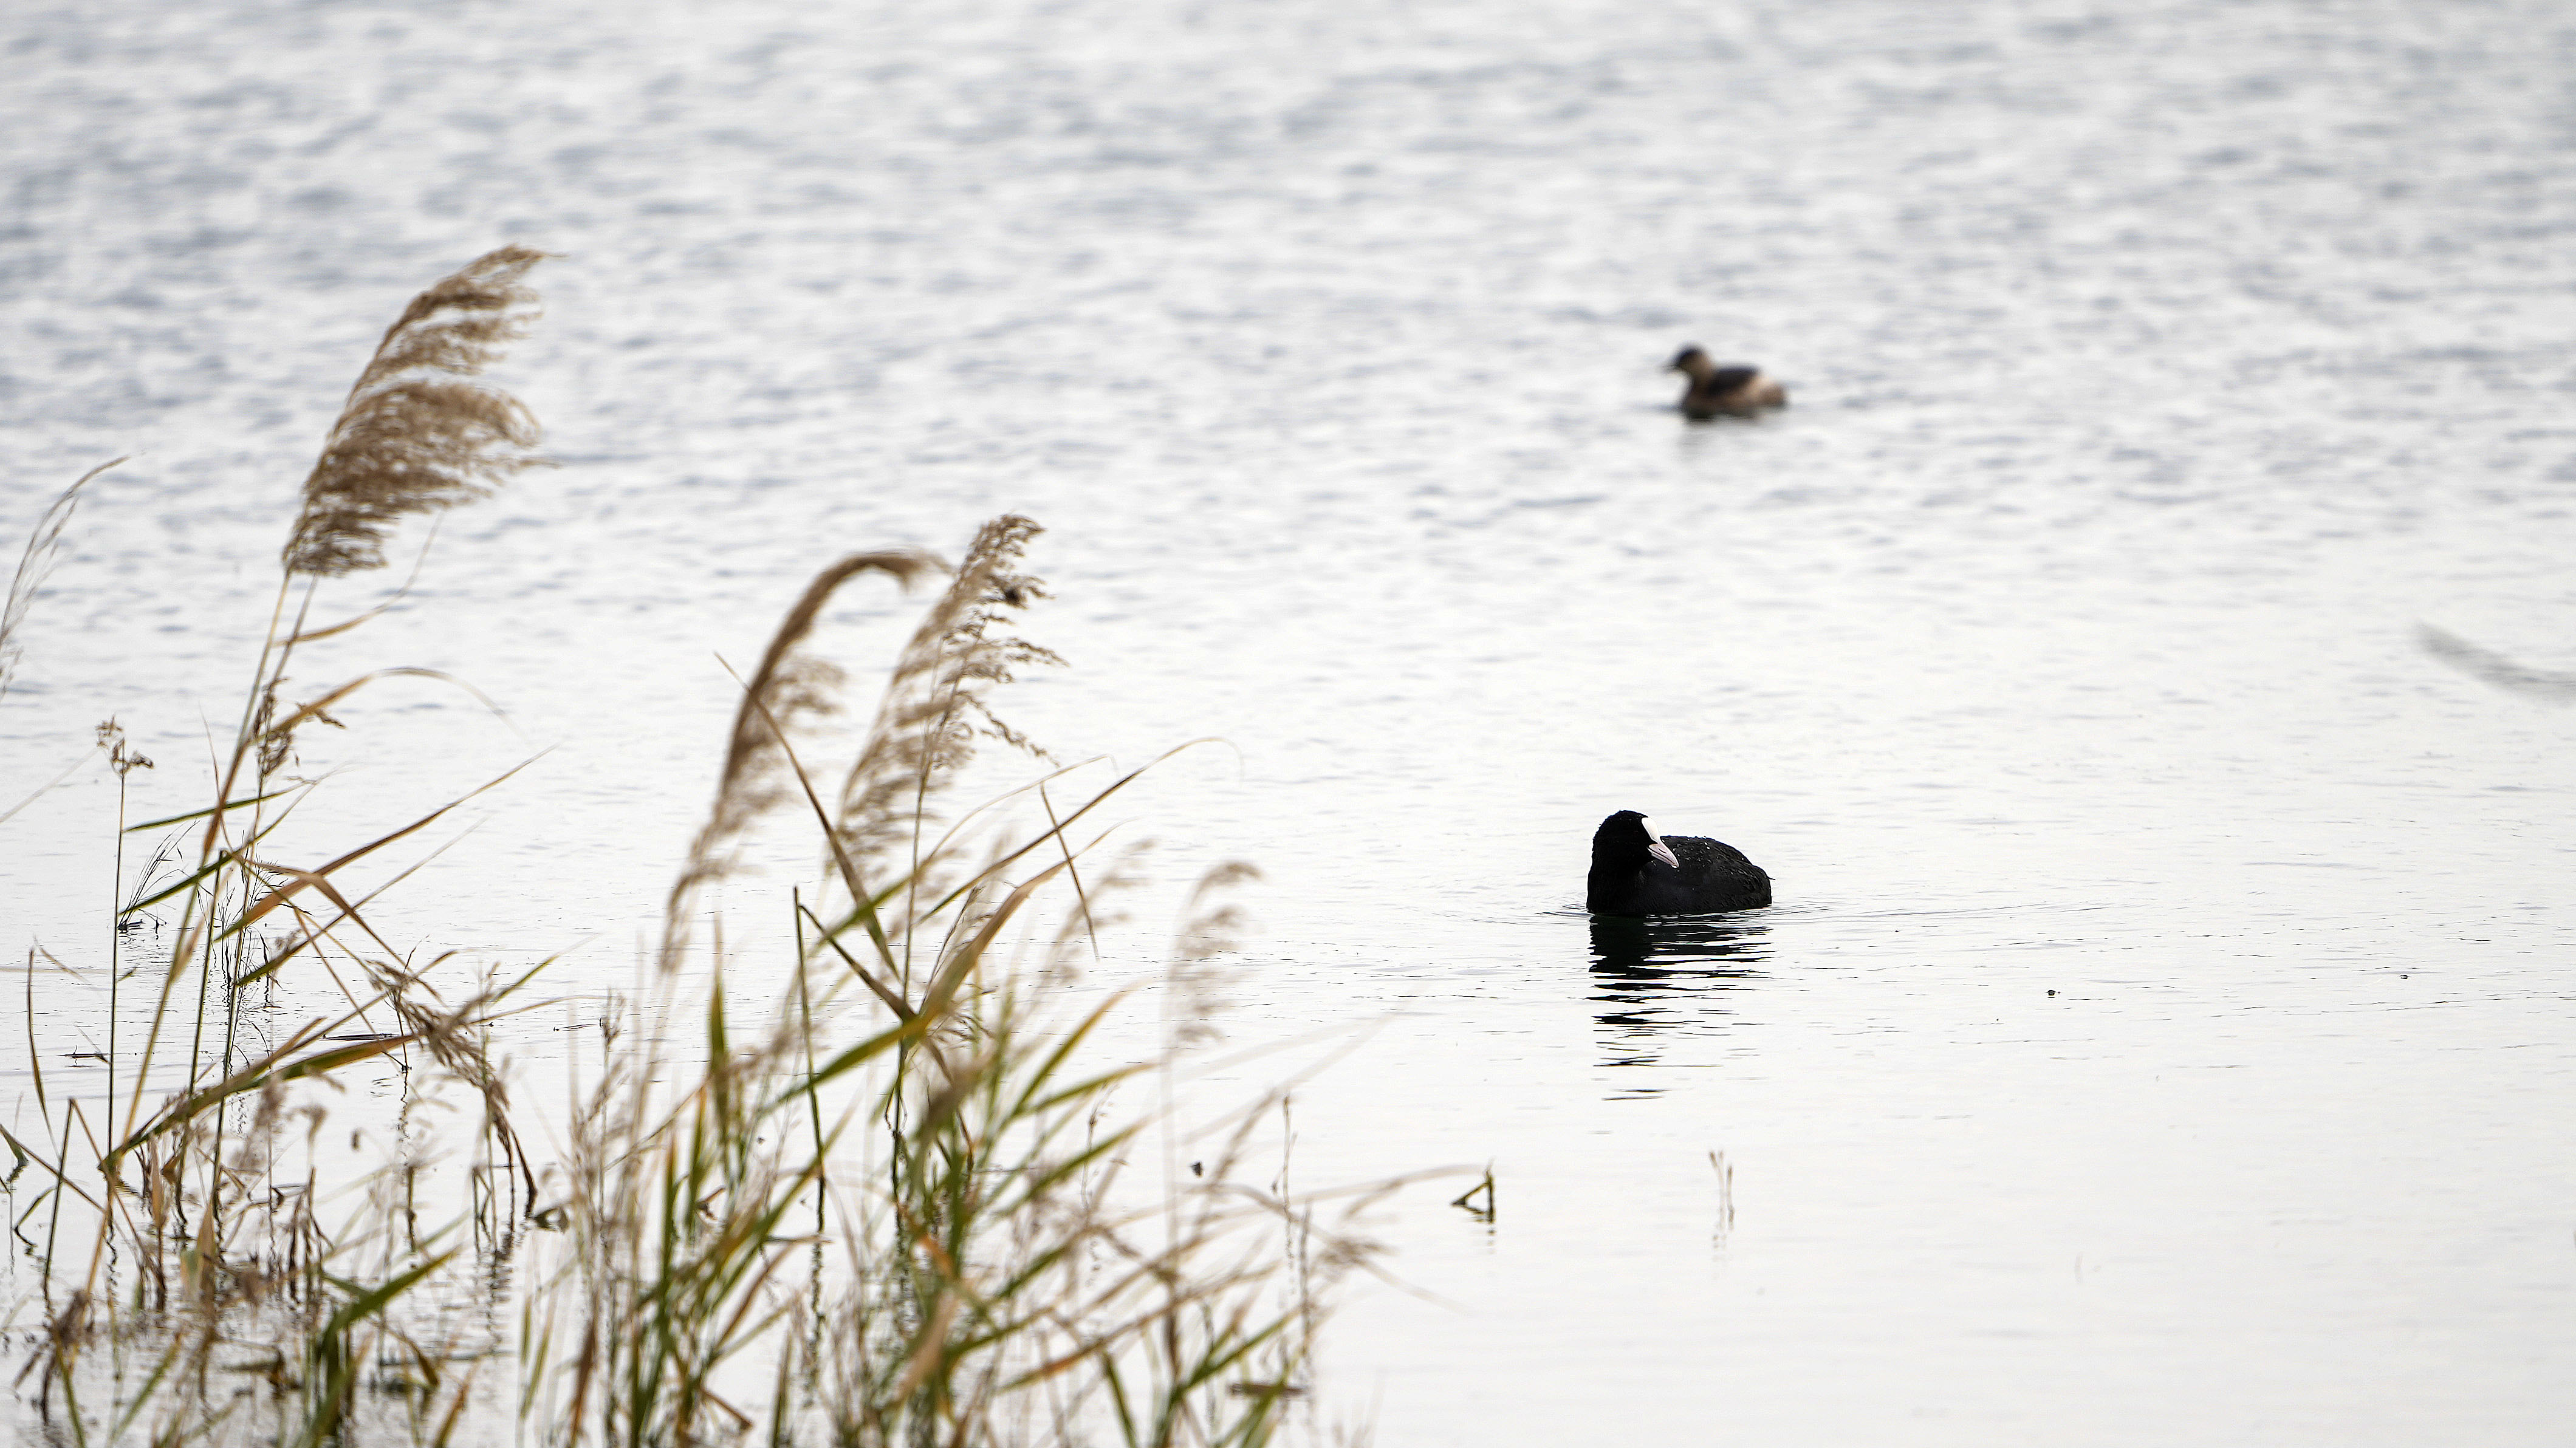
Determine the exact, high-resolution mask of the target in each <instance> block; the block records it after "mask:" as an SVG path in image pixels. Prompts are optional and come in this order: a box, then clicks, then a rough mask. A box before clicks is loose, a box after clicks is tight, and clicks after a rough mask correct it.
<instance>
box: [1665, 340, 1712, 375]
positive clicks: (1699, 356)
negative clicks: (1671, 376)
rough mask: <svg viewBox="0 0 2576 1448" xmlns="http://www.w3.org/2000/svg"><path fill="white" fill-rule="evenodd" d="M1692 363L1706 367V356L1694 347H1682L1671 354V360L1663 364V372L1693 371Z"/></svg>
mask: <svg viewBox="0 0 2576 1448" xmlns="http://www.w3.org/2000/svg"><path fill="white" fill-rule="evenodd" d="M1694 362H1696V363H1698V364H1700V366H1703V367H1705V366H1707V365H1708V354H1707V353H1706V352H1703V351H1701V350H1700V349H1699V348H1698V347H1696V346H1691V347H1684V348H1683V349H1681V350H1680V351H1678V352H1675V353H1674V354H1673V360H1672V361H1671V362H1669V363H1666V364H1665V366H1664V370H1665V371H1667V372H1689V371H1692V370H1694V369H1693V368H1692V366H1691V364H1692V363H1694Z"/></svg>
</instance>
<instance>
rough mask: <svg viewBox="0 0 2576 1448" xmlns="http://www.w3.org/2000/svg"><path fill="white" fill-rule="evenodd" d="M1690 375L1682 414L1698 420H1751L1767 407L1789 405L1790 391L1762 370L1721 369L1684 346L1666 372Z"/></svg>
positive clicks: (1703, 354)
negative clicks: (1737, 418)
mask: <svg viewBox="0 0 2576 1448" xmlns="http://www.w3.org/2000/svg"><path fill="white" fill-rule="evenodd" d="M1664 370H1665V371H1667V372H1680V373H1684V374H1686V375H1688V376H1689V378H1690V385H1689V386H1687V387H1684V388H1683V389H1682V415H1683V416H1685V417H1689V418H1692V419H1693V420H1696V421H1706V420H1707V419H1709V418H1712V417H1751V416H1752V415H1753V414H1755V413H1757V412H1760V411H1761V410H1762V409H1764V408H1766V407H1786V406H1788V405H1789V393H1788V389H1786V388H1784V387H1782V386H1781V385H1780V384H1779V383H1777V382H1774V381H1772V380H1771V379H1770V378H1768V377H1765V376H1763V375H1762V369H1761V368H1759V367H1745V366H1741V365H1729V366H1725V367H1720V366H1718V365H1717V364H1716V363H1714V362H1711V361H1710V360H1708V354H1707V353H1706V352H1703V351H1701V350H1700V349H1699V348H1697V347H1695V346H1693V347H1684V348H1683V349H1682V350H1681V351H1679V352H1676V353H1674V354H1673V360H1672V364H1671V365H1670V366H1668V367H1666V368H1665V369H1664Z"/></svg>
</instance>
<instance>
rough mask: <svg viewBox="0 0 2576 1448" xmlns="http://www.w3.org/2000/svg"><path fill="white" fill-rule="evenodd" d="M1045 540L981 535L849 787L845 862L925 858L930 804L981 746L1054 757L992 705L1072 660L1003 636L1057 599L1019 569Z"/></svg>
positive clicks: (912, 649)
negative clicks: (1025, 613)
mask: <svg viewBox="0 0 2576 1448" xmlns="http://www.w3.org/2000/svg"><path fill="white" fill-rule="evenodd" d="M1043 531H1044V530H1043V529H1041V528H1039V527H1038V525H1037V524H1035V523H1033V522H1031V521H1029V520H1028V519H1026V518H1023V517H1020V516H1019V515H1017V514H1012V513H1006V514H1004V515H1002V516H1001V517H999V518H995V519H993V520H992V521H991V522H988V523H986V524H985V525H984V526H983V527H982V528H981V529H979V530H977V532H976V534H975V541H974V543H973V545H972V546H970V547H969V548H968V549H967V550H966V561H965V562H964V563H962V564H960V565H959V566H958V569H957V576H956V577H955V578H954V579H952V580H951V581H950V582H949V585H948V590H947V592H946V593H944V594H942V595H941V596H940V599H939V602H938V603H936V604H935V605H933V606H932V607H931V609H930V612H929V614H928V615H927V616H925V617H924V618H923V619H922V621H921V627H920V628H918V629H916V630H914V632H913V635H912V639H911V641H910V642H909V643H907V644H906V645H905V646H904V650H903V654H902V656H901V657H900V658H898V659H897V660H896V661H895V667H894V674H893V677H892V678H890V679H889V680H888V681H887V683H886V692H885V698H884V702H883V703H882V704H881V705H880V706H879V707H878V710H877V717H876V722H875V724H874V725H873V726H871V727H870V729H869V731H868V739H867V743H866V745H865V746H864V747H862V748H861V749H860V751H859V756H858V758H857V760H856V761H854V762H853V763H852V764H851V766H850V773H849V777H848V778H847V779H846V780H845V781H844V782H843V784H842V786H841V798H840V802H839V808H838V810H837V812H836V814H835V816H834V819H833V835H834V838H835V841H836V843H837V847H838V848H839V850H840V851H842V852H843V853H844V854H845V855H846V856H848V857H850V858H853V859H857V860H861V861H865V860H869V859H871V858H873V857H881V856H883V855H885V854H886V853H887V852H889V851H890V850H892V849H893V848H894V847H895V846H896V845H898V844H901V843H904V842H906V841H911V842H912V843H913V845H914V848H915V852H916V854H917V853H918V848H919V841H920V838H921V831H922V827H923V825H924V824H925V823H926V822H927V821H928V820H930V819H932V818H934V816H933V815H931V814H930V813H929V811H928V808H927V806H928V803H929V800H930V798H931V797H932V796H933V795H936V794H937V793H939V791H940V789H941V787H942V786H943V785H945V784H946V783H947V781H948V780H949V779H950V778H952V777H953V776H954V775H955V774H956V772H957V770H958V769H959V768H960V767H962V766H963V765H964V764H965V763H966V762H967V761H968V760H970V759H972V758H973V757H974V755H975V741H976V739H977V738H978V737H979V736H980V737H984V738H991V739H996V740H999V741H1001V742H1002V743H1004V744H1007V745H1009V746H1011V747H1012V748H1014V749H1020V750H1024V751H1026V752H1028V753H1029V754H1031V755H1034V756H1036V757H1037V758H1040V759H1046V758H1048V757H1049V756H1048V755H1047V752H1046V751H1045V750H1043V749H1041V748H1039V747H1038V746H1037V745H1036V744H1034V743H1032V742H1031V741H1030V740H1029V738H1028V737H1027V736H1026V735H1024V734H1022V733H1020V732H1019V731H1018V730H1016V729H1013V728H1012V727H1011V726H1010V725H1008V724H1005V723H1003V722H1002V720H1001V719H1000V718H999V717H997V716H996V715H995V714H994V713H993V710H992V706H991V704H990V703H989V702H988V701H987V695H989V694H990V693H991V692H992V690H993V688H994V686H995V685H998V684H1006V683H1009V682H1010V681H1011V678H1012V671H1013V670H1014V669H1017V668H1022V667H1026V666H1028V665H1031V664H1061V663H1063V662H1064V660H1063V659H1061V658H1059V657H1057V656H1056V655H1055V654H1054V653H1053V652H1052V651H1050V650H1047V649H1043V648H1040V647H1038V646H1037V645H1036V644H1033V643H1030V642H1029V641H1028V640H1026V639H1023V638H1017V637H1013V636H1011V635H1009V634H1008V633H1006V632H1005V630H1006V629H1007V628H1008V627H1009V626H1010V624H1011V620H1012V616H1013V615H1014V614H1016V613H1017V612H1018V611H1019V610H1021V609H1023V608H1026V607H1027V606H1028V605H1029V604H1030V603H1031V602H1033V601H1035V600H1037V599H1041V598H1044V597H1046V596H1047V594H1046V589H1045V587H1044V586H1043V585H1042V584H1041V583H1040V582H1039V580H1037V579H1036V578H1033V577H1030V576H1029V575H1027V574H1025V573H1021V572H1019V571H1018V567H1019V562H1020V556H1021V554H1023V553H1024V552H1026V551H1027V549H1028V545H1029V540H1030V539H1032V538H1035V537H1036V536H1037V535H1038V534H1039V533H1041V532H1043ZM922 863H923V862H922V861H920V860H919V859H917V858H916V859H914V860H913V861H912V862H911V863H910V866H909V869H910V872H911V873H913V874H916V875H917V874H918V873H919V871H920V868H921V865H922ZM871 873H872V874H876V875H882V874H883V872H881V871H878V872H871Z"/></svg>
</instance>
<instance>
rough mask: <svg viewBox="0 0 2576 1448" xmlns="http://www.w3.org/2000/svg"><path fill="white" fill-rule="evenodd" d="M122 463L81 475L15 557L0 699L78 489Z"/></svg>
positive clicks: (1, 651) (4, 622) (1, 649)
mask: <svg viewBox="0 0 2576 1448" xmlns="http://www.w3.org/2000/svg"><path fill="white" fill-rule="evenodd" d="M123 461H125V459H123V458H118V459H116V460H115V461H114V462H104V463H100V464H99V465H98V466H97V467H94V468H92V469H90V470H89V471H88V472H85V473H83V474H81V475H80V480H79V481H77V482H75V483H73V484H72V485H71V486H70V487H68V488H65V489H63V491H62V493H61V495H60V496H58V497H56V498H55V499H54V501H53V502H52V503H50V504H48V505H47V506H46V508H45V511H44V512H43V513H42V514H40V515H39V516H38V517H37V519H36V526H35V527H34V529H32V530H31V531H29V533H28V534H27V548H26V551H25V552H23V553H21V554H19V555H18V571H17V572H16V573H15V574H13V575H11V577H10V579H9V602H8V605H7V606H6V607H5V608H0V699H5V698H7V697H8V696H9V680H10V679H11V678H12V677H13V676H15V675H16V674H17V672H18V660H19V658H20V656H21V655H23V654H24V653H25V652H26V649H25V645H23V644H21V643H20V642H19V641H18V630H19V628H20V626H21V625H23V624H25V623H26V621H27V610H28V609H29V608H30V607H31V606H33V605H34V603H35V601H36V590H37V589H39V588H42V587H44V586H45V576H46V575H47V574H49V573H52V572H53V571H54V564H55V563H56V562H57V561H58V560H59V559H60V558H61V556H62V547H63V530H64V529H65V528H68V527H70V526H71V521H72V514H73V512H75V511H76V510H78V509H79V507H80V495H81V489H83V488H85V487H88V486H89V480H90V479H92V478H94V477H97V476H98V475H99V474H101V473H103V472H106V471H107V470H108V469H109V468H112V467H115V466H116V464H117V463H121V462H123ZM13 813H14V811H13ZM0 818H5V816H0Z"/></svg>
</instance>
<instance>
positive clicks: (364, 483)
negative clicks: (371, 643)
mask: <svg viewBox="0 0 2576 1448" xmlns="http://www.w3.org/2000/svg"><path fill="white" fill-rule="evenodd" d="M545 256H546V254H545V253H544V252H541V251H534V250H531V249H529V248H527V247H524V246H505V247H502V248H501V249H499V250H498V251H491V252H486V253H484V254H483V255H482V256H480V257H477V258H475V259H474V260H473V261H472V262H470V263H468V264H467V265H466V266H465V267H464V268H463V269H462V270H460V271H458V272H456V273H455V274H454V275H453V276H449V277H447V278H445V279H443V280H441V281H440V282H438V283H437V284H436V285H435V286H432V287H431V288H430V289H429V290H427V291H425V292H422V293H421V294H420V295H419V296H416V297H414V298H412V300H411V305H410V306H408V307H406V308H404V309H403V314H402V316H401V317H400V318H398V319H397V320H396V321H395V322H394V324H393V326H392V327H390V328H388V329H386V332H385V339H384V341H383V342H382V343H380V344H378V346H377V347H376V354H375V356H374V357H373V358H372V359H371V360H369V362H368V363H367V369H366V370H365V371H364V372H361V373H360V374H358V381H357V385H356V386H354V387H352V388H350V389H349V400H348V403H347V405H346V406H344V407H342V408H341V409H340V418H339V420H338V421H337V422H335V423H333V424H332V425H331V435H330V437H329V439H328V440H327V441H325V442H324V444H323V446H322V456H321V458H320V460H318V461H317V462H315V463H314V465H313V472H312V474H311V476H309V477H307V478H306V479H305V480H304V510H303V512H302V513H301V514H299V515H298V516H297V518H296V520H295V531H294V533H293V534H292V535H291V536H289V537H288V539H287V541H286V550H285V555H284V556H285V561H286V571H287V572H288V573H290V574H298V573H300V574H304V575H307V576H310V577H315V578H336V577H339V576H340V575H342V574H347V573H359V572H363V571H365V570H367V569H370V568H381V567H383V566H384V562H385V554H384V544H385V539H386V537H387V535H388V534H389V533H390V532H391V531H392V529H393V525H394V524H395V522H397V521H398V520H400V519H401V518H402V517H403V516H404V515H405V514H409V513H434V512H438V511H440V510H442V509H446V508H451V507H454V506H455V505H457V504H459V503H470V502H473V501H475V500H476V499H479V498H483V497H488V496H489V495H490V494H491V493H492V491H493V490H494V489H495V488H497V487H499V486H500V485H501V484H502V483H504V482H507V481H508V480H509V479H510V477H511V476H512V475H513V474H515V473H517V472H519V471H520V470H521V469H523V468H530V467H535V466H538V465H540V464H541V463H542V462H543V461H544V460H543V459H542V458H539V457H537V456H536V455H535V454H533V453H532V452H530V451H529V449H531V448H533V447H535V446H536V443H537V438H538V428H537V422H536V418H535V417H534V416H532V415H531V414H530V413H529V412H528V410H527V408H526V407H524V406H522V405H521V404H520V402H519V400H518V399H517V398H515V397H512V396H510V395H509V394H508V393H506V392H501V391H499V390H497V389H494V388H490V387H484V386H481V385H479V384H476V383H472V382H462V381H450V380H446V379H445V378H442V377H440V376H438V375H437V374H440V373H445V374H447V375H448V377H454V378H463V377H472V376H474V375H476V374H477V373H480V372H481V371H482V370H483V369H484V368H486V367H488V366H490V365H492V364H493V363H494V362H496V361H498V360H500V357H501V354H502V352H503V350H504V349H505V348H506V347H507V346H508V344H509V343H511V342H514V341H516V340H518V339H519V338H520V337H522V336H524V335H526V333H527V329H528V324H529V323H530V322H531V321H532V320H534V316H533V308H534V306H535V304H536V300H537V294H536V293H535V292H534V291H533V290H531V289H529V288H527V287H524V286H521V285H520V284H519V279H520V278H521V277H523V276H525V275H527V272H528V269H529V268H530V267H533V266H535V265H536V264H537V263H538V262H540V261H543V260H545Z"/></svg>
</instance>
